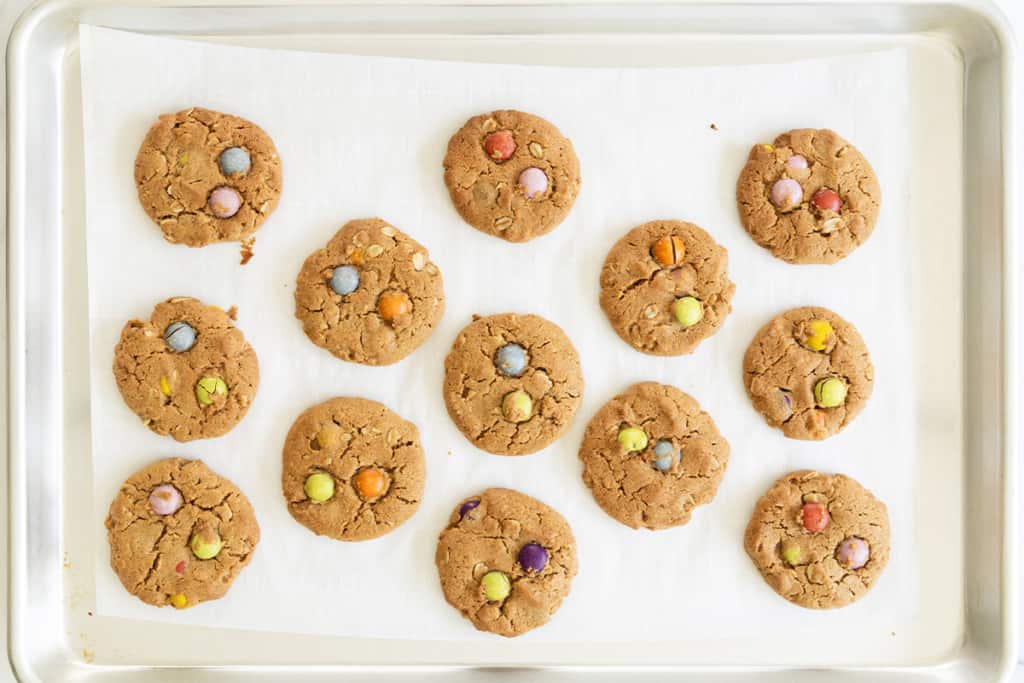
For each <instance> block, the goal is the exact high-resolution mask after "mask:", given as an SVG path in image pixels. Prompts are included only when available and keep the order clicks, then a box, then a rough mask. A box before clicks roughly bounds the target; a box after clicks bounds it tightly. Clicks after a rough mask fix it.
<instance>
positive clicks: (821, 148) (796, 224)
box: [736, 128, 882, 263]
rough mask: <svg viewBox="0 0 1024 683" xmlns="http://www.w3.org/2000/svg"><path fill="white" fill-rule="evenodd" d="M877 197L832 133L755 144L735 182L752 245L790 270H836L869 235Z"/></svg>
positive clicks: (859, 159) (856, 158) (869, 173)
mask: <svg viewBox="0 0 1024 683" xmlns="http://www.w3.org/2000/svg"><path fill="white" fill-rule="evenodd" d="M881 198H882V193H881V190H880V188H879V187H878V178H876V177H875V172H874V171H873V170H871V165H870V164H869V163H868V161H867V159H865V158H864V157H863V155H861V153H860V152H859V151H857V148H856V147H854V146H853V145H851V144H850V143H848V142H847V141H846V140H844V139H842V138H841V137H839V135H838V134H836V133H835V132H834V131H831V130H827V129H821V130H815V129H813V128H803V129H798V130H791V131H789V132H788V133H783V134H782V135H780V136H779V137H777V138H775V142H774V144H771V145H767V144H760V145H754V147H753V149H751V150H750V155H749V156H748V157H747V164H746V166H744V167H743V171H742V172H741V173H740V177H739V180H738V181H737V183H736V205H737V207H738V208H739V212H740V220H741V221H742V223H743V227H744V228H746V229H747V232H749V233H750V236H751V237H753V238H754V241H755V242H757V243H758V244H760V245H761V246H762V247H765V248H766V249H770V250H771V252H772V254H774V255H775V256H777V257H778V258H780V259H783V260H784V261H789V262H790V263H835V262H836V261H838V260H840V259H842V258H845V257H846V256H848V255H849V254H850V253H851V252H852V251H853V250H854V249H856V248H857V247H859V246H860V245H861V244H862V243H863V242H864V241H865V240H866V239H867V238H868V237H870V236H871V231H872V230H874V227H875V221H876V220H878V208H879V203H880V202H881Z"/></svg>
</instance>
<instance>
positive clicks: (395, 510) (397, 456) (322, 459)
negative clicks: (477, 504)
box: [281, 398, 426, 541]
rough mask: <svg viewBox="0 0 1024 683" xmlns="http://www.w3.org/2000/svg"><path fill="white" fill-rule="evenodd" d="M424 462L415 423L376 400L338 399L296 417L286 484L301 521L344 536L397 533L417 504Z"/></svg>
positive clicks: (293, 512) (363, 537)
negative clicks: (397, 529)
mask: <svg viewBox="0 0 1024 683" xmlns="http://www.w3.org/2000/svg"><path fill="white" fill-rule="evenodd" d="M425 478H426V464H425V462H424V459H423V448H422V447H421V446H420V434H419V431H418V430H417V429H416V425H414V424H413V423H411V422H407V421H406V420H403V419H402V418H401V417H399V416H398V415H396V414H395V413H393V412H391V411H390V410H388V409H387V407H385V406H384V405H382V404H380V403H377V402H376V401H370V400H367V399H364V398H332V399H330V400H328V401H324V402H323V403H320V404H318V405H315V406H313V407H312V408H309V409H308V410H306V411H305V412H303V413H302V414H301V415H299V417H298V418H297V419H296V420H295V423H294V424H293V425H292V428H291V429H290V430H288V437H287V438H286V439H285V442H284V469H283V472H282V474H281V487H282V489H283V491H284V497H285V500H286V501H287V502H288V512H290V513H291V515H292V517H294V518H295V519H296V521H298V522H299V523H300V524H302V525H303V526H305V527H306V528H308V529H310V530H311V531H313V532H315V533H317V534H320V535H322V536H330V537H331V538H335V539H337V540H339V541H365V540H368V539H371V538H377V537H378V536H383V535H384V534H386V533H388V532H390V531H394V530H395V529H396V528H398V527H399V526H401V525H402V523H404V522H405V521H406V520H407V519H409V518H410V517H412V515H413V513H414V512H416V509H417V508H418V507H419V504H420V498H421V497H422V495H423V482H424V479H425Z"/></svg>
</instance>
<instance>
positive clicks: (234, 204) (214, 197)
mask: <svg viewBox="0 0 1024 683" xmlns="http://www.w3.org/2000/svg"><path fill="white" fill-rule="evenodd" d="M207 203H208V204H209V205H210V211H211V212H212V213H213V215H214V216H216V217H217V218H231V217H232V216H234V215H235V214H236V213H238V209H240V208H241V207H242V197H241V196H240V195H239V194H238V192H236V191H235V190H233V189H232V188H230V187H227V186H226V185H222V186H220V187H218V188H217V189H216V190H214V191H213V192H211V193H210V199H209V201H208V202H207Z"/></svg>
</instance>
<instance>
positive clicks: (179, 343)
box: [164, 321, 196, 353]
mask: <svg viewBox="0 0 1024 683" xmlns="http://www.w3.org/2000/svg"><path fill="white" fill-rule="evenodd" d="M164 341H165V342H167V345H168V346H170V347H171V348H172V349H174V350H175V351H177V352H178V353H181V352H183V351H188V350H189V349H191V348H192V347H193V346H195V344H196V328H194V327H192V326H191V325H189V324H188V323H186V322H181V321H178V322H175V323H171V324H170V325H168V326H167V328H166V329H165V330H164Z"/></svg>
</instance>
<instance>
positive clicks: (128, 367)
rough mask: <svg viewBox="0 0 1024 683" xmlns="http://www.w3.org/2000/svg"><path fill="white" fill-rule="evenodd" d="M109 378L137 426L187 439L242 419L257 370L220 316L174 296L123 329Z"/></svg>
mask: <svg viewBox="0 0 1024 683" xmlns="http://www.w3.org/2000/svg"><path fill="white" fill-rule="evenodd" d="M114 379H116V380H117V388H118V389H119V390H120V392H121V398H123V399H124V402H125V403H126V404H127V405H128V407H129V408H131V409H132V412H134V413H135V414H136V415H138V416H139V417H140V418H142V422H143V424H145V425H146V426H147V427H149V428H150V429H151V430H153V431H154V432H156V433H157V434H161V435H170V436H171V437H173V438H174V439H175V440H177V441H192V440H193V439H208V438H212V437H215V436H221V435H222V434H226V433H227V432H229V431H230V430H231V429H232V428H233V427H234V426H235V425H236V424H238V423H239V422H240V421H241V420H242V418H243V417H245V413H246V412H247V411H248V410H249V405H250V404H251V403H252V401H253V398H255V396H256V386H257V385H258V384H259V379H260V370H259V364H258V363H257V361H256V352H255V351H253V349H252V347H251V346H249V344H248V342H246V341H245V337H244V336H243V335H242V332H241V330H239V329H238V328H236V327H235V326H234V325H233V324H232V319H231V317H229V315H228V314H227V313H225V312H224V311H222V310H221V309H219V308H217V307H216V306H207V305H206V304H204V303H203V302H201V301H199V299H193V298H190V297H187V296H177V297H173V298H171V299H168V300H167V301H164V302H163V303H159V304H157V305H156V308H154V309H153V314H152V315H151V316H150V319H149V320H130V321H128V323H126V324H125V326H124V328H123V329H122V330H121V339H120V341H118V343H117V346H116V347H115V349H114Z"/></svg>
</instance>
